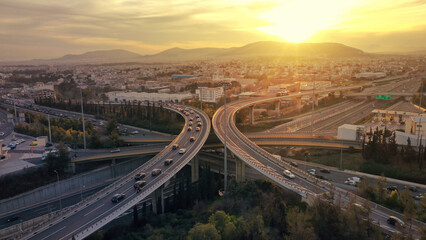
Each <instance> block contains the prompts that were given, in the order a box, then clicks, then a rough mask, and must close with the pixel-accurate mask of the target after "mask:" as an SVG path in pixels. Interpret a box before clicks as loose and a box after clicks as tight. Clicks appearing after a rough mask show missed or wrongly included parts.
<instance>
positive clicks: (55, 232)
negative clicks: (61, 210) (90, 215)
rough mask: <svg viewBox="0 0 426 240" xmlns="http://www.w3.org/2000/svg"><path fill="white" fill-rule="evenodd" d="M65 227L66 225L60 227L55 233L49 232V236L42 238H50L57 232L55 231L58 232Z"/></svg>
mask: <svg viewBox="0 0 426 240" xmlns="http://www.w3.org/2000/svg"><path fill="white" fill-rule="evenodd" d="M65 227H66V226H63V227H61V228H59V229H58V230H56V231H54V232H53V233H51V234H49V235H48V236H47V237H45V238H42V239H41V240H44V239H47V238H49V237H50V236H52V235H53V234H55V233H57V232H59V231H61V230H62V229H64V228H65Z"/></svg>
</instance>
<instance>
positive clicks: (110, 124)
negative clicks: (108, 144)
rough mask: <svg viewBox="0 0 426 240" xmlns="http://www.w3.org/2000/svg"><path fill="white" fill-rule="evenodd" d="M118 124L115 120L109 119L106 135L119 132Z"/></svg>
mask: <svg viewBox="0 0 426 240" xmlns="http://www.w3.org/2000/svg"><path fill="white" fill-rule="evenodd" d="M117 127H118V122H117V120H116V119H115V118H110V119H108V123H107V126H106V135H110V134H112V133H113V132H114V131H117Z"/></svg>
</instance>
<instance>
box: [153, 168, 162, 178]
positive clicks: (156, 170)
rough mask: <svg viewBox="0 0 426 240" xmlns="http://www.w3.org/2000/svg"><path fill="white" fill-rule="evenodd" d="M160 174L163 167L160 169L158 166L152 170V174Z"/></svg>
mask: <svg viewBox="0 0 426 240" xmlns="http://www.w3.org/2000/svg"><path fill="white" fill-rule="evenodd" d="M160 174H161V169H159V168H156V169H154V170H152V172H151V175H152V176H153V177H155V176H158V175H160Z"/></svg>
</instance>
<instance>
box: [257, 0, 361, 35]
mask: <svg viewBox="0 0 426 240" xmlns="http://www.w3.org/2000/svg"><path fill="white" fill-rule="evenodd" d="M353 6H355V2H354V1H353V0H327V1H319V0H290V1H285V2H284V3H283V4H281V5H279V6H277V7H275V8H274V9H272V10H270V11H268V12H265V13H262V14H261V15H260V16H259V17H260V18H261V19H264V20H266V21H267V22H269V23H270V25H268V26H263V27H260V28H258V30H260V31H262V32H264V33H267V34H271V35H275V36H279V37H281V38H283V40H285V41H289V42H302V41H305V40H307V39H309V38H310V37H311V36H312V35H314V34H315V33H317V32H318V31H321V30H324V29H329V28H332V27H333V26H336V25H337V24H338V23H340V22H341V21H342V19H343V16H344V14H345V12H347V10H349V9H350V8H352V7H353Z"/></svg>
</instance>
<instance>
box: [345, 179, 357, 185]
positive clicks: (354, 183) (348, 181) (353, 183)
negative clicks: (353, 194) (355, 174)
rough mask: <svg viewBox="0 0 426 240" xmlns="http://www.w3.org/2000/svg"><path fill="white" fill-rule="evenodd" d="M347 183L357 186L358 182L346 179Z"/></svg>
mask: <svg viewBox="0 0 426 240" xmlns="http://www.w3.org/2000/svg"><path fill="white" fill-rule="evenodd" d="M345 184H348V185H351V186H356V185H357V184H358V183H357V182H355V181H354V180H346V181H345Z"/></svg>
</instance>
